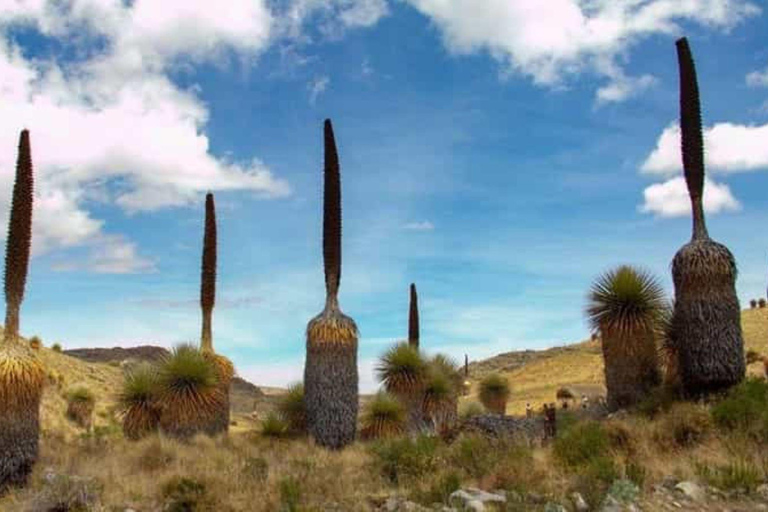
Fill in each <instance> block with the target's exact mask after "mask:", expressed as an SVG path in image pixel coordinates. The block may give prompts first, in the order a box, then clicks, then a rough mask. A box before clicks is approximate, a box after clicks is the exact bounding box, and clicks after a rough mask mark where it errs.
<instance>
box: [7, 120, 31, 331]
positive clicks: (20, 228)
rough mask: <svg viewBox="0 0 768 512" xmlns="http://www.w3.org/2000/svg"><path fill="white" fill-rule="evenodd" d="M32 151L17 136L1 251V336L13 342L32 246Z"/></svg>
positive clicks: (25, 135) (26, 138)
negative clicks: (2, 329)
mask: <svg viewBox="0 0 768 512" xmlns="http://www.w3.org/2000/svg"><path fill="white" fill-rule="evenodd" d="M32 195H33V179H32V151H31V149H30V143H29V130H22V132H21V135H20V137H19V154H18V160H17V161H16V181H15V182H14V184H13V199H12V202H11V218H10V221H9V222H8V238H7V240H6V249H5V301H6V312H5V334H6V337H7V338H12V339H15V338H16V336H18V333H19V309H20V308H21V302H22V301H23V300H24V285H25V284H26V282H27V270H28V268H29V251H30V247H31V244H32Z"/></svg>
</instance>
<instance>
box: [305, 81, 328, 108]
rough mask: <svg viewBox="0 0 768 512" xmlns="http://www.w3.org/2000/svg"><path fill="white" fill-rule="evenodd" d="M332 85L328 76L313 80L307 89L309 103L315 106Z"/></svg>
mask: <svg viewBox="0 0 768 512" xmlns="http://www.w3.org/2000/svg"><path fill="white" fill-rule="evenodd" d="M330 83H331V79H330V78H329V77H327V76H317V77H315V79H314V80H312V81H311V82H310V83H309V85H308V86H307V88H308V89H309V103H310V104H312V105H314V104H315V102H316V101H317V98H318V96H320V95H321V94H323V93H324V92H325V91H326V89H328V84H330Z"/></svg>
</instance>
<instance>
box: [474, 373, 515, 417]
mask: <svg viewBox="0 0 768 512" xmlns="http://www.w3.org/2000/svg"><path fill="white" fill-rule="evenodd" d="M510 394H511V389H510V387H509V380H508V379H507V378H506V377H505V376H504V375H501V374H500V373H491V374H489V375H487V376H486V377H485V378H484V379H483V380H481V381H480V393H479V398H480V402H482V404H483V406H484V407H485V408H486V409H487V410H488V411H490V412H492V413H494V414H504V413H505V412H506V410H507V400H509V395H510Z"/></svg>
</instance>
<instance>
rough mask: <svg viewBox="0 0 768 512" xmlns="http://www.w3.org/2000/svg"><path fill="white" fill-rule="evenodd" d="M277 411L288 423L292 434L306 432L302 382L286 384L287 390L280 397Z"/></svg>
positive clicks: (305, 409)
mask: <svg viewBox="0 0 768 512" xmlns="http://www.w3.org/2000/svg"><path fill="white" fill-rule="evenodd" d="M277 411H278V412H279V413H280V416H282V418H283V419H284V420H285V421H286V423H287V424H288V431H289V432H290V433H291V434H293V435H303V434H305V433H306V432H307V408H306V405H305V403H304V384H303V383H301V382H298V383H296V384H292V385H290V386H288V392H287V393H286V394H285V395H283V396H281V397H280V400H279V401H278V403H277Z"/></svg>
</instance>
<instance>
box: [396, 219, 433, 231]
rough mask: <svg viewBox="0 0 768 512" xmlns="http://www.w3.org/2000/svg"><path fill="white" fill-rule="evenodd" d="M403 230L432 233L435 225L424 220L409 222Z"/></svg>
mask: <svg viewBox="0 0 768 512" xmlns="http://www.w3.org/2000/svg"><path fill="white" fill-rule="evenodd" d="M403 229H408V230H411V231H433V230H434V229H435V225H434V224H432V223H431V222H429V221H428V220H425V221H422V222H409V223H408V224H406V225H404V226H403Z"/></svg>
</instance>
